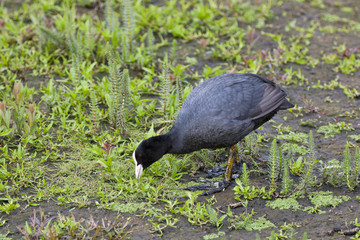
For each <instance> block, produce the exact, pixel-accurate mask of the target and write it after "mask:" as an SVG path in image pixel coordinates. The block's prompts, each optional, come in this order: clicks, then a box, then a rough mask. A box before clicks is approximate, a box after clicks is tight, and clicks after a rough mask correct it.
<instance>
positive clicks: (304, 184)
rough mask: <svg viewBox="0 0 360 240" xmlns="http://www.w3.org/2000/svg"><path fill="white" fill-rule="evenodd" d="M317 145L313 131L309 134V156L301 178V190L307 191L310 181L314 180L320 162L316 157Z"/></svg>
mask: <svg viewBox="0 0 360 240" xmlns="http://www.w3.org/2000/svg"><path fill="white" fill-rule="evenodd" d="M314 148H315V145H314V138H313V134H312V131H310V132H309V156H308V160H307V163H306V165H305V171H304V174H303V175H302V176H301V178H302V180H301V189H302V190H304V191H306V190H307V188H308V187H309V185H310V181H311V180H312V178H313V171H314V168H315V165H316V163H317V162H318V160H317V159H316V157H315V152H314V151H315V150H314Z"/></svg>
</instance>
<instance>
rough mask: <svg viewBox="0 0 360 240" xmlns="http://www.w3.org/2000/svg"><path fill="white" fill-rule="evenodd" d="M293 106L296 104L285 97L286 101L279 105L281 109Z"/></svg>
mask: <svg viewBox="0 0 360 240" xmlns="http://www.w3.org/2000/svg"><path fill="white" fill-rule="evenodd" d="M293 107H294V104H292V103H291V102H289V101H288V100H287V99H284V101H283V102H282V104H281V105H280V107H279V110H285V109H288V108H293Z"/></svg>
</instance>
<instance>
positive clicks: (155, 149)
mask: <svg viewBox="0 0 360 240" xmlns="http://www.w3.org/2000/svg"><path fill="white" fill-rule="evenodd" d="M163 136H164V135H161V136H156V137H151V138H149V139H146V140H144V141H142V142H141V143H140V145H139V146H138V147H137V148H136V150H135V151H134V152H133V159H134V162H135V176H136V178H137V179H139V178H140V177H141V175H142V173H143V171H144V169H146V168H147V167H149V166H150V165H151V164H153V163H154V162H156V161H157V160H159V159H160V158H161V157H162V156H163V155H164V154H165V153H166V152H167V145H168V144H166V142H164V137H163Z"/></svg>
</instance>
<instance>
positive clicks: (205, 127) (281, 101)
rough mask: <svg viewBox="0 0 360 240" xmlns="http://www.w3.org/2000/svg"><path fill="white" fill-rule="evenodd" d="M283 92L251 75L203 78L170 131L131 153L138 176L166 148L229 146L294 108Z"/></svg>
mask: <svg viewBox="0 0 360 240" xmlns="http://www.w3.org/2000/svg"><path fill="white" fill-rule="evenodd" d="M285 97H286V93H285V92H284V91H283V90H282V89H281V88H280V87H279V86H277V85H276V84H275V83H273V82H272V81H270V80H268V79H265V78H263V77H260V76H258V75H255V74H239V73H232V74H223V75H220V76H217V77H214V78H211V79H208V80H207V81H205V82H203V83H201V84H200V85H198V86H197V87H195V89H194V90H193V91H192V92H191V93H190V94H189V95H188V97H187V99H186V100H185V102H184V104H183V106H182V108H181V110H180V112H179V115H178V117H177V119H176V121H175V123H174V125H173V127H172V128H171V130H170V131H169V132H168V133H166V134H164V135H160V136H155V137H152V138H149V139H146V140H144V141H142V142H141V143H140V145H139V146H138V148H137V149H136V150H135V151H134V153H133V158H134V161H135V164H136V169H135V173H136V177H137V178H139V177H140V176H141V174H142V171H143V169H145V168H147V167H149V166H150V165H151V164H152V163H154V162H156V161H157V160H159V159H160V158H161V157H162V156H163V155H164V154H166V153H175V154H184V153H190V152H193V151H196V150H200V149H203V148H214V149H215V148H222V147H229V146H232V145H234V144H236V143H237V142H239V141H240V140H241V139H242V138H244V137H245V136H246V135H248V134H249V133H250V132H251V131H253V130H255V129H257V128H258V127H260V126H261V125H262V124H264V123H265V122H266V121H268V120H270V119H271V118H272V117H273V116H274V115H275V114H276V113H277V112H278V111H279V110H283V109H288V108H291V107H293V106H294V105H293V104H291V103H290V102H289V101H287V100H286V98H285Z"/></svg>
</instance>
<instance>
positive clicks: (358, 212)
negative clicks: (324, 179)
mask: <svg viewBox="0 0 360 240" xmlns="http://www.w3.org/2000/svg"><path fill="white" fill-rule="evenodd" d="M308 2H309V1H306V2H305V3H297V2H284V3H283V4H282V6H280V7H279V6H277V7H274V8H273V11H274V18H273V19H271V20H268V21H267V23H266V25H267V27H266V29H264V31H266V32H272V33H283V34H284V37H285V38H289V37H290V36H291V32H285V31H284V28H285V26H286V24H287V23H288V22H289V21H292V20H294V19H296V20H297V26H301V27H308V26H309V22H310V21H311V20H315V21H318V22H320V24H326V25H328V24H329V23H324V22H323V21H322V20H321V16H322V14H325V13H332V14H336V15H340V16H341V17H345V18H348V19H351V20H353V21H357V22H360V10H359V8H360V5H359V2H358V0H342V1H333V0H324V1H323V2H324V4H325V8H324V9H320V8H318V7H312V6H310V4H309V3H308ZM336 2H338V3H340V5H343V6H347V7H350V8H352V9H353V10H354V12H355V13H354V14H350V15H349V14H346V13H344V12H341V11H339V7H338V6H337V3H336ZM14 4H17V3H15V2H14ZM9 7H11V5H9ZM283 13H286V17H284V14H283ZM341 25H343V24H342V23H334V26H337V27H341ZM258 37H259V40H258V41H257V43H256V45H255V48H256V49H259V50H261V49H269V48H273V47H275V46H273V45H274V42H272V41H270V40H269V38H268V37H266V36H262V35H260V34H259V35H258ZM334 42H337V43H344V44H346V46H348V47H349V48H351V47H358V46H360V32H352V33H334V34H325V35H324V34H323V33H321V32H319V31H318V30H317V31H316V33H315V36H314V37H313V38H311V43H310V45H309V50H310V52H311V53H310V55H311V56H313V57H315V58H318V59H321V57H322V56H323V55H324V54H328V53H331V52H334V49H333V47H334ZM186 44H188V45H189V48H188V52H187V53H188V55H191V52H192V50H191V49H193V48H194V46H196V43H193V42H189V43H186ZM186 44H185V45H184V46H183V47H184V49H186V48H187V45H186ZM198 61H199V63H200V65H199V66H197V67H196V68H198V69H201V68H202V66H203V65H205V64H207V65H209V66H214V65H216V64H219V63H218V62H217V61H214V60H213V59H199V60H198ZM289 67H293V69H297V68H300V69H301V72H302V73H303V74H304V75H305V76H306V78H308V79H309V81H310V84H309V85H310V87H308V86H298V85H290V86H282V87H283V88H284V89H285V90H286V92H287V93H288V97H289V100H290V101H291V102H292V103H295V104H297V105H299V106H304V107H306V105H305V103H304V101H303V100H302V99H303V98H304V97H305V98H307V99H311V101H312V105H313V107H314V108H316V109H317V111H316V113H309V114H306V113H304V115H303V116H300V117H295V116H293V115H291V114H290V113H288V112H281V113H279V114H277V115H276V116H275V117H274V120H275V121H276V124H277V125H278V124H281V123H284V124H286V125H289V126H291V127H293V129H294V130H297V131H299V132H305V133H308V132H309V130H313V131H314V132H315V131H316V128H314V127H303V126H301V125H300V120H302V121H306V120H314V121H316V123H315V127H319V126H322V125H327V124H328V123H329V122H330V123H336V122H338V121H345V122H347V123H352V124H353V127H354V128H355V130H354V131H352V132H351V134H360V121H359V118H358V117H353V118H350V117H342V116H341V114H343V113H346V112H351V111H355V112H357V114H358V116H359V115H360V100H359V99H350V98H348V97H347V96H346V95H345V94H344V93H343V91H342V90H341V89H339V88H335V89H334V90H321V89H316V88H311V84H315V83H317V81H318V80H320V81H321V82H322V83H326V82H329V81H330V80H333V79H335V78H337V77H338V78H339V82H341V83H342V84H346V85H348V86H350V87H353V88H356V89H357V90H358V91H360V87H359V86H360V71H359V70H357V71H356V72H354V73H352V74H349V75H345V74H341V73H336V72H334V71H333V70H332V68H333V66H330V65H328V64H324V63H320V64H318V65H317V66H316V67H315V68H314V69H312V68H310V67H306V66H302V65H297V64H289ZM194 70H196V69H194ZM326 97H330V98H331V99H333V100H334V102H331V103H330V102H325V101H324V99H325V98H326ZM284 116H286V117H287V121H286V122H285V121H284V120H283V117H284ZM272 125H273V123H267V124H265V127H264V130H261V131H262V132H266V133H268V134H276V132H275V130H274V128H272ZM261 131H260V132H261ZM347 135H348V133H347V132H342V133H341V134H337V135H336V137H335V138H328V139H325V138H324V137H323V135H321V134H315V145H316V146H317V149H316V153H317V156H318V158H319V160H322V161H328V160H330V159H338V160H341V159H342V158H343V151H344V145H345V144H346V142H347V141H348V140H349V139H348V137H347ZM357 144H358V145H359V143H357ZM266 151H267V150H266ZM265 155H266V153H263V157H264V158H266V157H265ZM199 175H201V173H199ZM265 178H266V177H265V176H261V177H256V178H252V184H254V185H259V186H267V184H268V183H267V181H266V179H265ZM234 186H235V183H234V182H233V183H232V184H231V185H230V187H229V188H228V189H227V190H225V191H223V192H220V193H217V194H215V199H216V201H217V202H216V204H215V205H214V206H213V207H219V206H220V207H221V209H222V210H224V211H226V208H227V207H226V206H227V205H229V204H231V203H234V202H236V201H235V200H234V192H233V191H232V190H231V189H232V188H233V187H234ZM314 190H317V191H320V190H323V191H327V190H329V191H332V192H333V193H334V195H347V196H350V197H351V200H350V201H347V202H343V203H341V204H340V205H339V206H338V207H336V208H330V207H323V208H321V210H323V211H325V213H323V214H309V213H307V212H303V211H293V210H273V209H271V208H270V207H266V206H265V205H266V203H267V201H266V200H263V199H255V200H253V201H250V202H249V205H248V211H251V210H252V209H253V210H254V211H255V212H257V214H256V215H255V217H259V216H264V215H265V216H266V219H268V220H270V221H271V222H272V223H274V224H275V225H276V226H281V225H283V224H284V223H297V224H299V225H301V227H298V228H296V229H295V231H296V232H297V235H296V236H295V239H301V238H302V235H303V233H304V232H307V236H308V238H309V239H350V237H349V236H343V235H341V234H339V233H334V231H333V230H334V228H337V227H341V226H344V225H345V223H349V222H351V221H354V220H355V219H356V218H359V217H360V202H359V200H357V199H356V196H360V190H359V188H356V189H355V190H354V191H352V192H348V190H347V189H346V188H345V187H341V188H335V187H331V186H322V187H320V188H316V189H314ZM204 199H205V197H201V198H200V200H204ZM299 203H300V204H301V205H303V206H309V205H310V202H309V200H308V199H307V198H303V199H299ZM26 205H27V203H26V202H24V203H23V204H21V207H20V208H18V209H17V210H15V211H13V212H12V213H11V214H10V215H7V214H4V213H2V214H0V217H2V218H3V219H8V221H7V223H6V224H5V225H4V226H3V227H2V229H1V232H2V233H6V232H8V231H9V232H10V233H11V234H10V235H9V237H13V238H14V239H20V238H21V235H20V233H19V230H18V229H17V226H19V225H21V226H23V225H24V222H25V221H27V220H28V219H29V217H31V216H32V215H33V210H34V209H36V210H39V209H40V208H41V209H42V211H43V212H44V213H45V215H47V216H48V217H52V216H57V215H58V213H61V214H62V215H65V216H71V215H74V216H75V218H76V219H80V218H84V219H89V218H90V216H93V217H94V219H95V220H97V221H100V220H101V219H103V218H105V217H106V218H107V219H109V220H112V221H113V220H114V219H115V217H116V216H118V215H121V217H122V219H124V222H125V219H127V218H128V217H131V219H132V220H131V229H130V231H131V234H130V235H129V238H130V239H134V240H137V239H141V240H146V239H158V238H159V237H158V236H157V235H155V234H149V232H148V229H150V228H151V224H150V223H149V222H148V221H147V219H146V218H145V219H143V218H141V217H138V216H136V215H134V214H123V213H117V212H113V211H109V210H102V209H98V208H96V207H95V206H94V207H83V208H77V207H73V206H58V205H56V204H55V203H54V202H52V201H49V202H42V203H40V205H39V206H31V207H28V208H26V209H24V207H25V206H26ZM233 212H234V214H236V215H239V214H241V213H243V212H244V208H243V207H239V208H236V209H234V210H233ZM178 218H179V220H180V221H179V222H178V223H177V224H176V228H166V229H165V230H164V236H163V239H202V238H203V236H204V235H206V234H209V233H216V232H217V230H216V228H214V227H209V226H205V227H198V226H194V225H191V224H190V223H188V222H187V220H186V219H185V218H184V217H181V216H179V217H178ZM228 227H229V224H228V223H227V222H226V221H225V225H224V226H223V227H222V229H221V231H224V232H225V233H226V234H225V236H224V237H220V238H219V239H255V235H256V233H258V234H259V235H260V236H261V239H265V238H266V237H269V236H270V233H271V231H272V230H275V229H266V230H263V231H261V232H257V231H246V230H229V229H228ZM276 231H277V230H276Z"/></svg>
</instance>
